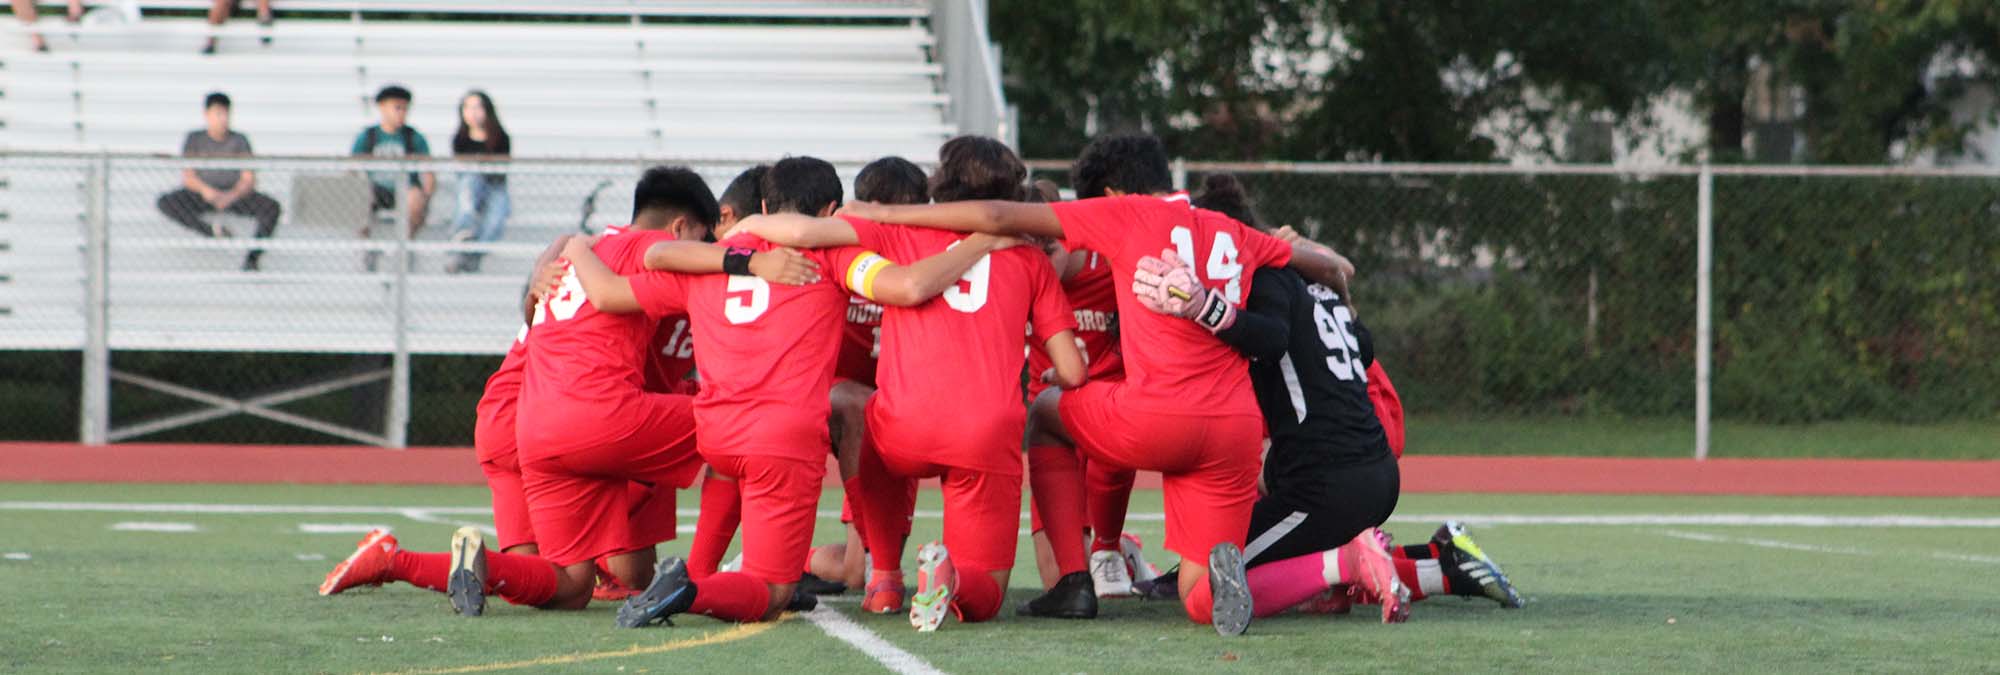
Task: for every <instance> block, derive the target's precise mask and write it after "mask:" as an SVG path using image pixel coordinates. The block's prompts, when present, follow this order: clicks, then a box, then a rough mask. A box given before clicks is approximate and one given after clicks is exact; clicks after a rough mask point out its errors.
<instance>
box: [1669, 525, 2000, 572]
mask: <svg viewBox="0 0 2000 675" xmlns="http://www.w3.org/2000/svg"><path fill="white" fill-rule="evenodd" d="M1659 534H1660V535H1661V536H1666V537H1673V538H1675V539H1686V540H1688V541H1701V542H1708V543H1712V544H1741V545H1744V546H1756V547H1759V548H1773V549H1779V550H1785V551H1801V552H1805V553H1822V554H1831V555H1859V556H1872V555H1875V552H1874V551H1871V550H1868V549H1865V548H1858V547H1854V546H1822V545H1819V544H1801V543H1798V542H1792V541H1779V540H1777V539H1763V538H1758V537H1730V536H1725V535H1720V534H1708V533H1705V532H1684V531H1681V530H1660V531H1659ZM1899 553H1900V554H1902V555H1908V554H1909V553H1911V551H1900V552H1899ZM1922 553H1924V554H1926V555H1929V556H1930V557H1932V558H1936V559H1938V560H1949V561H1952V562H1969V563H1978V564H1982V565H2000V556H1988V555H1971V554H1967V553H1951V552H1947V551H1922Z"/></svg>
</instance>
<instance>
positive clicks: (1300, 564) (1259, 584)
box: [1248, 549, 1345, 616]
mask: <svg viewBox="0 0 2000 675" xmlns="http://www.w3.org/2000/svg"><path fill="white" fill-rule="evenodd" d="M1339 558H1340V552H1339V551H1338V550H1337V549H1336V550H1333V551H1321V552H1319V553H1307V554H1305V555H1302V556H1299V557H1296V558H1286V559H1284V560H1280V561H1277V562H1274V563H1265V564H1263V565H1258V566H1257V567H1254V568H1251V570H1250V573H1249V575H1248V576H1249V579H1250V599H1251V604H1252V605H1254V606H1256V608H1257V616H1271V615H1273V614H1277V613H1279V612H1283V611H1285V610H1287V609H1291V608H1292V606H1293V605H1297V604H1299V603H1301V602H1305V601H1306V600H1307V599H1310V598H1312V597H1313V596H1315V595H1319V594H1320V592H1321V591H1325V590H1326V589H1328V588H1332V587H1333V585H1334V584H1338V583H1341V582H1342V579H1343V578H1345V575H1342V574H1341V573H1340V563H1339ZM1328 563H1333V564H1332V565H1328ZM1328 567H1332V568H1333V570H1332V571H1333V574H1331V575H1329V574H1327V571H1328V569H1327V568H1328Z"/></svg>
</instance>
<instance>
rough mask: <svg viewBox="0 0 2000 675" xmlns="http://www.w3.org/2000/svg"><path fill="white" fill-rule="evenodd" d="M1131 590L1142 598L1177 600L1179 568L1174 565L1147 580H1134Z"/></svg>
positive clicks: (1179, 592) (1178, 595)
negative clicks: (1163, 572)
mask: <svg viewBox="0 0 2000 675" xmlns="http://www.w3.org/2000/svg"><path fill="white" fill-rule="evenodd" d="M1132 592H1133V593H1135V594H1137V595H1138V596H1139V598H1140V599H1143V600H1173V601H1176V602H1178V601H1180V599H1181V568H1179V567H1175V568H1173V569H1171V570H1168V571H1167V572H1166V573H1165V574H1161V575H1160V576H1157V577H1153V578H1152V579H1150V580H1147V581H1134V582H1132Z"/></svg>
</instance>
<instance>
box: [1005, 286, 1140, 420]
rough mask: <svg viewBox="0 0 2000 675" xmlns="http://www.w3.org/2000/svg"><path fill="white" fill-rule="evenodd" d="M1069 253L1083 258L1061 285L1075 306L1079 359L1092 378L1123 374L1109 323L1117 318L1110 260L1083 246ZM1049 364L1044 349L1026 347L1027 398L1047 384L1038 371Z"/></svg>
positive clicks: (1038, 339) (1037, 339)
mask: <svg viewBox="0 0 2000 675" xmlns="http://www.w3.org/2000/svg"><path fill="white" fill-rule="evenodd" d="M1070 255H1072V256H1081V257H1082V258H1083V267H1082V269H1079V270H1077V272H1076V274H1074V275H1071V276H1070V278H1068V279H1066V280H1064V281H1063V282H1062V288H1063V295H1065V296H1067V297H1068V298H1069V306H1070V307H1072V308H1074V309H1075V310H1076V347H1077V349H1079V350H1081V351H1082V352H1083V363H1084V365H1085V366H1088V367H1089V368H1088V370H1087V371H1086V372H1088V373H1089V374H1090V379H1092V380H1115V379H1118V378H1121V377H1124V376H1125V363H1124V361H1123V360H1121V359H1120V358H1119V357H1118V341H1117V340H1114V339H1112V336H1111V326H1112V324H1114V323H1116V322H1117V321H1118V294H1117V293H1115V292H1113V291H1112V289H1111V283H1112V282H1111V261H1109V260H1105V259H1104V256H1103V255H1101V254H1099V253H1098V252H1096V251H1087V250H1083V249H1077V250H1075V251H1071V252H1070ZM1045 339H1046V338H1045V337H1043V336H1039V335H1037V336H1035V337H1034V339H1033V340H1032V342H1034V343H1035V344H1034V345H1031V346H1036V347H1038V346H1040V345H1041V343H1042V342H1043V341H1044V340H1045ZM1053 367H1055V364H1054V363H1053V362H1051V361H1050V360H1049V354H1048V352H1046V351H1043V350H1041V349H1030V350H1028V400H1031V401H1032V400H1034V398H1035V397H1036V396H1040V395H1041V394H1042V392H1043V391H1044V390H1046V389H1048V388H1049V385H1048V384H1046V383H1044V382H1042V373H1045V372H1048V370H1049V369H1050V368H1053Z"/></svg>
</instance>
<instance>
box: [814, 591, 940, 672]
mask: <svg viewBox="0 0 2000 675" xmlns="http://www.w3.org/2000/svg"><path fill="white" fill-rule="evenodd" d="M804 616H805V617H806V620H807V621H811V622H813V625H815V626H819V629H820V630H823V631H826V634H827V635H830V636H832V637H833V638H834V639H837V640H840V641H841V642H845V643H847V645H848V646H850V647H853V648H854V649H855V650H856V651H859V652H861V653H863V654H867V655H868V658H871V659H875V661H876V662H877V663H880V664H882V667H884V668H888V669H889V670H891V671H894V672H898V673H902V674H903V675H933V674H935V675H943V671H940V670H938V669H937V668H935V667H933V666H931V664H930V663H929V662H927V661H924V660H923V659H922V658H919V657H918V656H917V655H915V654H911V653H909V652H906V651H903V650H902V649H901V648H899V647H897V646H896V645H892V644H889V641H887V640H883V639H882V636H880V635H876V634H875V631H872V630H868V629H867V628H864V627H862V626H861V624H858V623H855V622H854V620H853V619H849V618H847V615H845V614H841V613H840V611H839V610H836V609H834V608H832V607H829V606H827V605H820V606H819V607H818V608H815V609H813V611H810V612H806V613H805V615H804Z"/></svg>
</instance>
